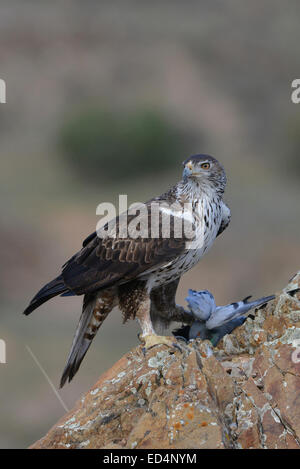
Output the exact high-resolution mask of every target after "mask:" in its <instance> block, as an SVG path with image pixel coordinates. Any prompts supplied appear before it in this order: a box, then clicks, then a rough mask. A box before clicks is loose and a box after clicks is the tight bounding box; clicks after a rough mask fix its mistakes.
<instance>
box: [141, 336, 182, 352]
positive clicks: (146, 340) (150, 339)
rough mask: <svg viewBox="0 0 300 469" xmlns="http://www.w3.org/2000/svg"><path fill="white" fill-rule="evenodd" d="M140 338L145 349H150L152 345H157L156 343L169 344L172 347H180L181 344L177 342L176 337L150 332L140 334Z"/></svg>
mask: <svg viewBox="0 0 300 469" xmlns="http://www.w3.org/2000/svg"><path fill="white" fill-rule="evenodd" d="M139 339H140V341H141V342H142V344H143V346H144V349H150V348H152V347H155V346H156V345H167V346H168V347H171V348H174V347H175V348H177V347H178V348H179V346H178V345H177V344H176V339H175V338H174V337H166V336H164V335H156V334H149V335H145V336H142V335H139Z"/></svg>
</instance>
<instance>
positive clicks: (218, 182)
mask: <svg viewBox="0 0 300 469" xmlns="http://www.w3.org/2000/svg"><path fill="white" fill-rule="evenodd" d="M183 166H184V169H183V180H184V181H191V182H192V181H193V182H197V183H199V184H200V186H202V187H205V186H206V187H209V188H210V189H215V190H216V191H217V192H224V189H225V185H226V174H225V170H224V168H223V166H222V165H221V163H219V161H218V160H216V159H215V158H214V157H213V156H209V155H193V156H190V157H189V158H187V159H186V160H185V161H184V162H183Z"/></svg>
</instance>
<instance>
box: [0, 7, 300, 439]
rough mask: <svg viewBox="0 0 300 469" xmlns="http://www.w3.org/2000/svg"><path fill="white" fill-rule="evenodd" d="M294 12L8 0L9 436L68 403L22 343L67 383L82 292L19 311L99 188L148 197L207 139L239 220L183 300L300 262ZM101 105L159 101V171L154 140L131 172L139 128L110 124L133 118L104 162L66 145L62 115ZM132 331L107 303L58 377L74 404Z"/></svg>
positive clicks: (4, 186) (76, 243)
mask: <svg viewBox="0 0 300 469" xmlns="http://www.w3.org/2000/svg"><path fill="white" fill-rule="evenodd" d="M299 17H300V5H299V2H297V1H296V0H288V1H287V2H285V3H284V4H283V3H282V2H279V1H277V0H272V1H271V0H264V1H263V2H259V1H258V0H254V1H252V2H248V3H247V4H246V3H245V2H238V1H237V0H234V1H233V0H229V1H227V2H226V3H224V2H221V1H215V2H208V1H207V2H198V1H196V0H190V1H189V2H182V1H179V0H173V1H172V2H171V1H167V0H160V1H159V2H158V1H152V2H147V1H146V0H139V1H137V0H131V1H129V0H115V1H114V2H110V1H104V0H101V1H96V0H87V1H85V2H79V1H65V2H63V5H62V2H58V1H56V0H53V1H52V2H46V1H39V2H36V1H33V0H28V1H27V2H21V1H16V0H10V1H8V0H4V1H2V2H1V6H0V58H1V62H0V63H1V68H0V78H3V79H5V81H6V84H7V104H5V105H0V137H1V153H2V156H1V168H0V187H1V198H0V204H1V210H2V224H1V231H0V241H1V242H0V246H1V259H2V269H1V272H0V293H1V320H0V338H1V339H5V340H6V343H7V364H6V365H0V373H1V375H0V376H1V378H0V383H1V384H0V399H1V405H0V447H26V446H28V445H29V444H30V443H32V442H33V441H35V440H36V439H38V438H39V437H40V436H41V435H42V434H44V433H45V432H46V430H47V429H48V428H49V427H50V426H51V425H52V424H53V423H54V422H55V421H57V420H58V418H59V417H60V416H61V415H63V413H64V412H65V411H64V409H63V408H62V406H61V404H60V402H59V401H58V400H57V398H56V396H55V395H54V394H53V391H52V390H51V388H50V386H49V385H48V383H47V382H46V380H45V378H44V376H43V375H42V373H41V371H40V370H39V369H38V367H37V366H36V364H35V363H34V361H33V360H32V358H31V356H30V355H29V354H28V352H27V351H26V348H25V346H26V345H29V346H30V348H31V349H32V351H33V352H34V354H35V355H36V356H37V357H38V359H39V361H40V362H41V364H42V365H43V367H44V368H45V370H46V371H47V373H48V375H49V376H50V378H51V379H52V380H53V382H54V383H55V384H58V382H59V377H60V374H61V372H62V369H63V366H64V362H65V359H66V356H67V353H68V350H69V347H70V344H71V341H72V337H73V333H74V331H75V326H76V322H77V319H78V317H79V314H80V308H81V299H79V298H64V299H61V298H60V299H55V300H53V301H52V302H49V303H47V304H46V305H45V306H43V307H42V308H41V309H40V310H38V311H36V312H35V313H33V315H32V316H31V317H29V318H25V317H23V316H22V315H21V311H22V310H23V309H24V307H25V306H26V305H27V303H28V301H29V300H30V299H31V297H32V296H33V294H34V293H36V291H37V290H38V289H39V288H40V287H41V285H42V284H43V283H45V282H47V281H48V280H50V279H51V278H52V277H54V276H55V275H56V274H57V272H58V269H59V267H60V266H61V265H62V264H63V263H64V262H65V261H66V260H67V259H68V258H69V257H70V256H71V255H72V254H73V253H74V251H75V250H77V249H79V248H80V245H81V241H82V239H83V238H84V237H85V236H87V235H88V234H89V233H90V232H92V231H94V229H95V226H96V223H97V221H98V218H97V217H96V206H97V205H98V204H99V203H100V202H103V201H111V202H113V203H117V200H118V194H128V200H129V202H133V201H144V200H147V199H148V198H149V197H151V196H153V195H156V194H160V193H162V192H163V191H165V190H166V188H167V187H169V186H170V185H172V184H173V183H175V182H176V181H177V180H178V179H179V178H180V177H181V166H180V163H181V161H183V160H184V159H185V158H186V157H187V156H189V155H190V154H192V153H200V152H201V153H209V154H212V155H214V156H215V157H216V158H218V159H219V160H220V161H221V162H222V163H223V165H224V166H225V169H226V172H227V175H228V188H227V192H226V200H227V202H228V204H229V205H230V207H231V209H232V223H231V225H230V228H229V229H228V230H226V232H225V233H224V234H223V235H222V237H220V239H218V240H217V242H216V243H215V245H214V246H213V248H212V250H211V251H210V252H209V253H208V254H207V255H206V257H205V258H204V259H203V260H202V261H201V263H200V264H199V265H198V266H197V267H196V268H195V269H194V270H192V271H191V272H189V273H188V274H186V275H185V277H184V279H183V280H182V281H181V284H180V288H179V293H178V302H182V303H183V302H184V297H185V295H186V292H187V288H196V289H200V288H201V289H202V288H207V289H209V290H211V291H212V292H213V293H214V295H215V297H216V299H217V301H218V302H219V304H222V302H225V303H228V302H231V301H233V300H236V299H240V298H242V297H245V296H247V295H249V294H253V295H257V296H261V295H265V294H270V293H273V292H274V291H276V290H278V289H279V288H280V287H281V286H282V285H283V284H285V283H286V282H287V280H288V279H289V278H290V277H291V276H292V274H293V273H294V272H295V271H296V270H297V269H298V267H299V258H298V257H299V234H300V220H299V174H300V173H299V171H300V170H299V168H300V166H299V154H300V140H299V135H300V118H299V113H300V105H298V106H297V105H295V104H293V103H292V102H291V99H290V94H291V82H292V80H293V79H294V78H299V70H300V56H299V53H298V45H299V41H300V30H299ZM90 108H93V109H96V110H97V112H100V113H103V112H104V111H105V112H108V113H109V115H111V116H114V119H115V120H114V121H113V122H118V123H121V124H118V125H121V126H122V122H124V125H125V122H127V121H129V116H132V115H137V113H139V112H148V110H149V109H151V110H153V109H155V112H157V115H158V116H159V119H161V122H163V123H164V124H163V126H164V128H165V129H167V131H166V132H164V134H163V135H164V137H163V138H162V139H161V140H159V139H158V138H155V137H154V138H153V139H152V137H151V140H147V139H145V140H144V141H146V142H148V141H151V145H152V142H154V143H155V145H156V146H153V147H152V146H151V148H155V149H157V150H153V151H152V153H153V152H154V153H155V154H154V155H153V164H154V161H155V167H156V170H155V172H154V174H153V170H152V168H153V166H152V165H151V166H150V169H151V170H150V169H149V165H148V166H147V165H145V161H146V158H147V163H149V158H151V156H149V155H151V152H150V153H149V152H147V149H148V150H149V145H150V144H149V145H148V146H147V145H146V144H145V145H144V143H143V146H142V148H143V152H141V153H142V154H141V160H140V162H139V160H136V161H135V163H134V164H135V165H138V166H139V165H140V168H141V171H138V172H134V174H131V171H130V165H132V161H131V160H130V158H131V156H132V153H131V152H130V146H131V145H133V141H132V140H130V141H129V143H128V141H127V140H122V138H121V137H119V138H116V137H115V136H116V135H123V133H122V132H121V133H113V134H112V137H110V139H111V140H110V141H109V142H112V141H113V142H114V146H113V147H112V146H110V147H109V148H113V153H111V155H116V156H112V157H110V158H109V159H108V157H107V154H106V153H105V149H104V150H103V152H102V153H100V154H99V160H100V161H101V162H103V168H104V165H105V171H104V170H103V172H102V171H101V164H102V163H101V164H99V169H98V170H97V171H93V177H89V175H87V174H83V172H82V171H81V169H80V167H79V166H76V165H77V163H76V162H74V164H73V163H72V160H71V159H68V158H67V156H66V151H65V149H63V148H62V146H61V145H60V136H61V133H62V130H63V129H65V128H66V126H68V125H70V122H71V123H72V122H74V119H75V120H76V119H78V118H80V116H83V115H84V114H85V112H86V110H87V109H90ZM116 116H117V120H116ZM79 121H80V120H79ZM109 127H110V128H111V127H112V126H109ZM149 127H150V128H152V125H150V126H149ZM121 128H123V127H121ZM131 128H134V127H130V129H131ZM103 129H104V124H103V126H102V124H99V135H105V136H106V137H107V135H108V134H107V133H105V134H103ZM143 129H145V125H144V126H143ZM169 131H170V133H169ZM81 132H82V129H81V130H80V125H79V130H78V131H77V130H76V131H75V137H77V136H80V135H82V133H81ZM128 132H129V131H128ZM128 132H127V134H128ZM141 132H142V130H141ZM129 133H130V132H129ZM96 135H97V132H96ZM99 135H98V136H97V138H99ZM160 135H161V134H160ZM106 137H105V138H106ZM72 138H73V137H72ZM103 138H104V137H103ZM147 138H148V137H147ZM168 139H169V149H170V152H169V153H168V151H167V150H166V148H167V147H166V141H168ZM73 141H74V140H72V142H73ZM75 141H76V142H77V141H78V140H76V139H75ZM124 142H126V145H125V143H124ZM154 143H153V145H154ZM78 145H79V144H78ZM78 145H77V147H76V148H77V149H78ZM99 145H100V144H99ZM118 145H119V146H118ZM134 145H135V146H134V148H140V147H139V146H138V145H139V143H138V144H137V143H136V142H135V144H134ZM83 148H84V146H83ZM103 148H105V147H103ZM125 148H126V152H125ZM104 153H105V154H104ZM77 154H78V155H79V156H80V157H81V158H80V164H81V168H82V167H84V164H85V161H84V155H82V152H80V153H79V152H77ZM120 154H122V158H123V159H122V163H121V162H120V161H121V160H118V158H119V156H120ZM136 154H138V153H135V155H136ZM158 154H159V156H160V158H161V165H160V161H159V158H158V157H157V156H158ZM78 158H79V157H78ZM166 158H167V159H168V164H167V165H166ZM96 159H97V154H96ZM124 160H125V163H127V161H128V163H127V164H124ZM76 161H77V162H78V160H76ZM118 161H119V162H118ZM121 164H122V168H123V169H122V170H121V169H120V168H121ZM110 167H111V171H110ZM147 167H148V170H147ZM78 168H79V169H78ZM117 170H119V175H118V177H116V178H114V171H117ZM120 174H121V175H122V174H123V177H120ZM109 175H110V177H108V176H109ZM137 331H138V328H137V326H136V325H135V324H134V323H128V324H126V325H125V326H122V324H121V319H120V315H119V313H118V311H114V312H113V313H112V314H111V315H110V317H109V318H108V319H107V321H106V322H105V324H104V325H103V327H102V329H101V330H100V331H99V333H98V336H97V339H96V340H95V344H94V345H93V346H92V348H91V350H90V351H89V353H88V355H87V357H86V359H85V361H84V362H83V365H82V368H81V370H80V372H79V374H78V376H76V379H75V380H74V382H72V384H71V385H69V386H67V387H66V388H64V390H63V391H62V392H61V395H62V397H63V399H64V401H65V403H66V404H67V406H68V407H69V408H71V407H72V406H73V404H74V402H75V400H77V399H78V397H79V395H80V394H81V393H82V392H83V391H86V390H87V389H88V388H89V387H90V386H91V385H92V384H93V383H94V382H95V381H96V379H97V378H98V377H99V375H100V373H102V372H103V371H104V370H105V369H107V368H109V367H110V366H111V365H112V364H113V363H114V362H115V361H116V360H117V359H118V358H119V357H120V356H121V355H122V354H124V353H125V352H126V351H127V350H129V349H130V348H132V347H133V346H134V344H135V343H136V342H137V338H136V334H137ZM112 344H113V345H112Z"/></svg>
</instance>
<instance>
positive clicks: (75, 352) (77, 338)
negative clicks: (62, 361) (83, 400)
mask: <svg viewBox="0 0 300 469" xmlns="http://www.w3.org/2000/svg"><path fill="white" fill-rule="evenodd" d="M95 302H96V297H92V298H87V295H86V296H85V297H84V302H83V309H82V313H81V316H80V319H79V323H78V326H77V329H76V332H75V335H74V339H73V342H72V346H71V350H70V353H69V356H68V358H67V364H66V366H65V368H64V371H63V374H62V377H61V380H60V387H61V388H62V387H63V386H64V384H65V383H66V381H67V379H69V382H70V381H71V380H72V378H73V377H74V376H75V374H76V373H77V371H78V369H79V367H80V364H81V362H82V360H83V358H84V356H85V354H86V352H87V351H88V349H89V347H90V345H91V343H92V340H93V338H94V337H92V338H91V339H88V338H87V337H85V336H86V333H87V330H88V327H89V324H90V322H91V320H92V318H93V311H94V307H95Z"/></svg>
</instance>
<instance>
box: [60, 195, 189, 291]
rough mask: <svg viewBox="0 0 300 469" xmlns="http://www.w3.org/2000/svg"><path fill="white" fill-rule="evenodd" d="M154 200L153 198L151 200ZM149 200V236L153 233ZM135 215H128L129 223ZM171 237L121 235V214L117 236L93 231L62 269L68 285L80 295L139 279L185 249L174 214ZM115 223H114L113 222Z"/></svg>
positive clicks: (117, 224)
mask: <svg viewBox="0 0 300 469" xmlns="http://www.w3.org/2000/svg"><path fill="white" fill-rule="evenodd" d="M150 202H151V201H150ZM150 202H148V204H146V206H147V208H148V215H147V216H148V235H149V234H150V233H151V223H152V222H153V220H151V218H150V217H151V211H150V210H149V208H150ZM135 217H136V215H134V216H133V215H129V214H127V225H129V224H130V222H131V221H132V220H133V219H134V218H135ZM170 218H171V220H170V237H169V238H167V237H162V236H161V233H160V236H159V237H158V238H151V237H150V235H149V236H148V237H138V238H136V239H133V238H132V237H127V238H121V237H120V236H119V227H120V217H118V218H117V219H116V220H115V222H116V223H115V227H114V230H115V236H110V235H109V234H108V235H107V236H105V237H103V238H99V237H98V236H97V234H96V233H93V234H91V235H90V236H89V237H88V238H87V239H86V240H85V241H84V242H83V247H82V249H81V250H80V251H79V252H78V253H77V254H75V255H74V256H73V257H72V258H71V259H70V260H69V261H68V262H67V263H66V264H64V266H63V269H62V278H63V281H64V284H65V285H66V287H68V288H69V289H70V290H71V291H72V292H74V293H76V294H77V295H80V294H83V293H89V292H93V291H96V290H99V289H101V288H107V287H109V286H112V285H116V284H120V283H124V282H128V281H130V280H133V279H136V278H137V277H138V276H140V275H141V274H142V273H143V272H145V271H146V270H149V269H152V268H155V267H156V266H157V267H158V266H160V265H162V264H165V263H166V262H168V261H171V260H172V259H174V258H175V257H177V256H178V255H180V254H181V253H183V252H184V250H185V241H186V240H185V238H184V236H181V237H177V238H176V237H175V235H174V217H172V216H171V217H170ZM106 226H107V225H106ZM112 226H113V225H112Z"/></svg>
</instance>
